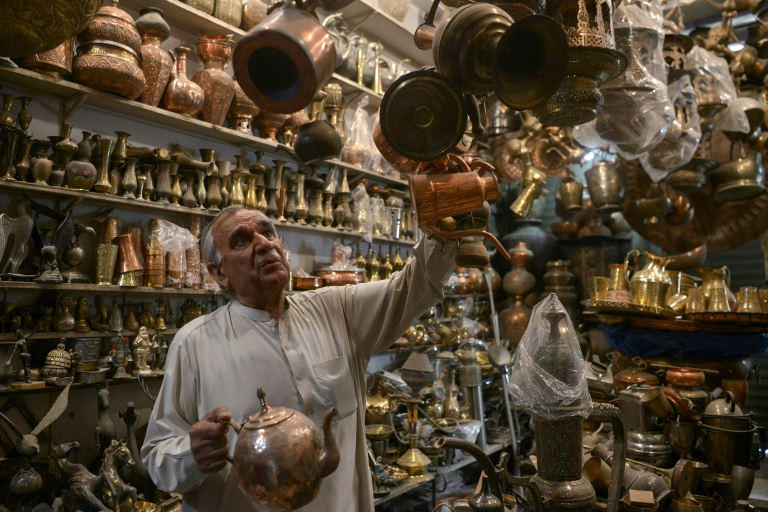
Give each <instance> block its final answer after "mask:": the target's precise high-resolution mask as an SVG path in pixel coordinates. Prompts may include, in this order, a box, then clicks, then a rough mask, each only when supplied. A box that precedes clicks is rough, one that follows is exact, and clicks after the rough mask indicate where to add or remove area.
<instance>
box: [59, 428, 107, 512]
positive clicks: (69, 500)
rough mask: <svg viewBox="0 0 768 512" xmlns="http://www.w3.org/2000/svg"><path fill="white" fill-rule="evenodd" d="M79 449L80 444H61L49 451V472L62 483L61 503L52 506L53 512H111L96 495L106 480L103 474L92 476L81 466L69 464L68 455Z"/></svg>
mask: <svg viewBox="0 0 768 512" xmlns="http://www.w3.org/2000/svg"><path fill="white" fill-rule="evenodd" d="M79 449H80V443H77V442H74V443H63V444H60V445H57V446H55V447H54V448H53V450H52V451H51V463H50V468H51V472H52V473H53V474H55V475H58V476H59V477H60V478H61V479H62V481H63V482H64V491H63V492H62V496H61V498H62V499H61V502H58V501H57V502H56V503H55V504H54V512H59V511H60V510H62V506H63V510H64V511H66V512H70V511H75V510H82V511H83V512H90V511H92V510H98V511H99V512H112V511H111V510H110V509H109V508H107V506H106V505H104V503H103V502H102V501H101V500H100V499H99V498H98V496H97V495H98V494H99V493H100V492H101V489H102V488H103V487H104V485H105V484H107V483H108V480H107V478H106V476H105V475H104V473H102V474H100V475H99V476H96V475H94V474H93V473H91V472H90V471H88V469H87V468H86V467H85V466H83V465H82V464H74V463H72V462H69V460H68V458H69V454H70V453H71V452H73V451H77V450H79Z"/></svg>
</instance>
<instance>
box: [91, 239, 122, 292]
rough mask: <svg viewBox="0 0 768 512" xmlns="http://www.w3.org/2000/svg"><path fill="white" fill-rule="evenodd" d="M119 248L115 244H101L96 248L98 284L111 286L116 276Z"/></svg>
mask: <svg viewBox="0 0 768 512" xmlns="http://www.w3.org/2000/svg"><path fill="white" fill-rule="evenodd" d="M117 252H118V247H117V246H116V245H114V244H111V243H110V244H99V246H98V247H97V248H96V284H98V285H101V286H109V285H111V284H112V277H113V276H114V275H115V266H116V265H117Z"/></svg>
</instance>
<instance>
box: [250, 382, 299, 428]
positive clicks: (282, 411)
mask: <svg viewBox="0 0 768 512" xmlns="http://www.w3.org/2000/svg"><path fill="white" fill-rule="evenodd" d="M256 395H257V396H258V397H259V400H260V401H261V412H259V413H256V414H253V415H251V416H249V417H248V420H247V421H246V422H245V423H244V424H243V428H244V429H246V430H258V429H260V428H266V427H271V426H274V425H277V424H278V423H281V422H283V421H285V420H287V419H288V418H290V417H291V416H293V415H294V413H295V412H296V411H294V410H293V409H289V408H287V407H270V406H269V404H268V403H267V394H266V393H265V392H264V389H263V388H262V387H261V386H259V389H258V390H257V391H256Z"/></svg>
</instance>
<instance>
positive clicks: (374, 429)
mask: <svg viewBox="0 0 768 512" xmlns="http://www.w3.org/2000/svg"><path fill="white" fill-rule="evenodd" d="M394 431H395V429H394V428H392V427H391V426H390V425H366V426H365V437H367V438H368V439H370V440H371V441H384V440H385V439H389V437H390V436H391V435H392V433H393V432H394Z"/></svg>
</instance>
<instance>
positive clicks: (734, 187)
mask: <svg viewBox="0 0 768 512" xmlns="http://www.w3.org/2000/svg"><path fill="white" fill-rule="evenodd" d="M709 180H710V181H711V182H712V186H713V187H715V193H714V197H715V199H717V200H718V201H738V200H742V199H751V198H753V197H756V196H759V195H760V194H762V193H764V192H765V185H764V182H765V169H764V168H763V163H762V154H760V153H756V154H754V155H749V156H746V157H744V158H739V159H738V160H733V161H731V162H726V163H724V164H723V165H721V166H720V167H717V168H716V169H714V170H712V171H710V172H709Z"/></svg>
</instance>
